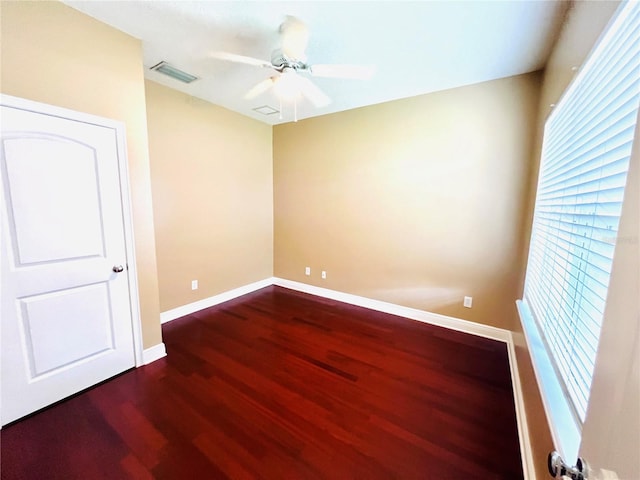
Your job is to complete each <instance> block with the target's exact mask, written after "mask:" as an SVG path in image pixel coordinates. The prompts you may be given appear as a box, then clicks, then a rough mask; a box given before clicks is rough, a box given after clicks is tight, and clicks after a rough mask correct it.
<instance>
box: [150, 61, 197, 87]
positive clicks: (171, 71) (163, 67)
mask: <svg viewBox="0 0 640 480" xmlns="http://www.w3.org/2000/svg"><path fill="white" fill-rule="evenodd" d="M150 70H155V71H156V72H160V73H164V74H165V75H167V76H169V77H171V78H175V79H176V80H180V81H181V82H183V83H191V82H193V81H194V80H198V77H196V76H195V75H191V74H190V73H187V72H183V71H182V70H178V69H177V68H175V67H172V66H171V65H169V64H168V63H167V62H160V63H159V64H157V65H155V66H153V67H151V68H150Z"/></svg>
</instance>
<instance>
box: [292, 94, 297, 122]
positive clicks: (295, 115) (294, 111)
mask: <svg viewBox="0 0 640 480" xmlns="http://www.w3.org/2000/svg"><path fill="white" fill-rule="evenodd" d="M293 121H294V122H297V121H298V99H297V98H296V99H295V100H294V101H293Z"/></svg>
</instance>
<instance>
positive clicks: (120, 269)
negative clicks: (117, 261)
mask: <svg viewBox="0 0 640 480" xmlns="http://www.w3.org/2000/svg"><path fill="white" fill-rule="evenodd" d="M112 270H113V271H114V272H116V273H120V272H121V271H123V270H124V267H123V266H122V265H114V267H113V269H112Z"/></svg>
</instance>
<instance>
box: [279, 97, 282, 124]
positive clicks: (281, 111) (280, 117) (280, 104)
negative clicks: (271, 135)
mask: <svg viewBox="0 0 640 480" xmlns="http://www.w3.org/2000/svg"><path fill="white" fill-rule="evenodd" d="M279 100H280V120H282V99H281V98H280V99H279Z"/></svg>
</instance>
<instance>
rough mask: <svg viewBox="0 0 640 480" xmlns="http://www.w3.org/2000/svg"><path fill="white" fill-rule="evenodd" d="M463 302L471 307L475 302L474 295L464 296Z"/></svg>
mask: <svg viewBox="0 0 640 480" xmlns="http://www.w3.org/2000/svg"><path fill="white" fill-rule="evenodd" d="M462 304H463V305H464V306H465V307H467V308H471V305H472V304H473V297H464V302H463V303H462Z"/></svg>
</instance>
